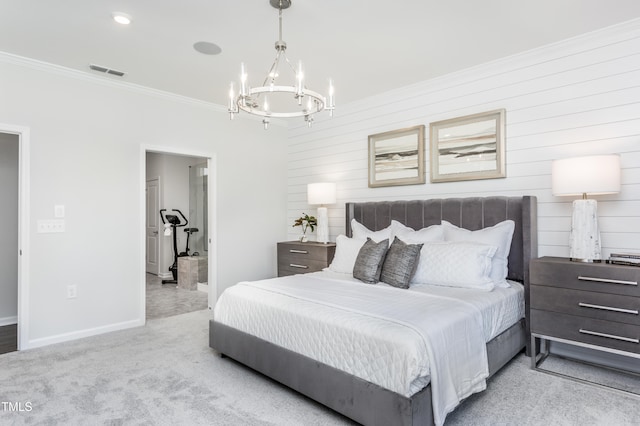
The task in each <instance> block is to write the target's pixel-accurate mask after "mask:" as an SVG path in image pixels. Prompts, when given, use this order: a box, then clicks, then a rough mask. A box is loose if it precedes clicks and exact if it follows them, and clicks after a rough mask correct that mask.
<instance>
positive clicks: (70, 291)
mask: <svg viewBox="0 0 640 426" xmlns="http://www.w3.org/2000/svg"><path fill="white" fill-rule="evenodd" d="M76 297H78V287H77V286H76V285H75V284H70V285H68V286H67V299H75V298H76Z"/></svg>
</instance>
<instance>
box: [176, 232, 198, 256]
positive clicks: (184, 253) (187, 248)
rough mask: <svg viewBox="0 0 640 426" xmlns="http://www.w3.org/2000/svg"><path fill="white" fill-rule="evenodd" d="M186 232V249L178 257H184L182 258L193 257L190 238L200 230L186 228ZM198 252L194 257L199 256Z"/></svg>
mask: <svg viewBox="0 0 640 426" xmlns="http://www.w3.org/2000/svg"><path fill="white" fill-rule="evenodd" d="M184 232H185V233H186V234H187V245H186V247H185V248H184V251H183V252H181V253H180V254H179V255H178V257H182V256H191V254H189V237H190V236H191V234H193V233H194V232H198V228H184ZM196 253H198V252H194V253H193V255H194V256H197V254H196Z"/></svg>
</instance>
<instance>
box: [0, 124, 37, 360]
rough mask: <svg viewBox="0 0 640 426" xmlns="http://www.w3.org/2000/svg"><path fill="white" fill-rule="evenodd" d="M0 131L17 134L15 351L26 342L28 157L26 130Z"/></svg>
mask: <svg viewBox="0 0 640 426" xmlns="http://www.w3.org/2000/svg"><path fill="white" fill-rule="evenodd" d="M0 133H6V134H12V135H17V136H18V247H16V249H17V250H18V350H19V351H20V350H23V349H27V348H28V342H29V222H30V220H29V219H30V217H31V215H30V210H29V193H30V192H29V191H30V185H29V176H30V174H29V164H30V161H29V158H30V152H31V151H30V130H29V128H28V127H24V126H14V125H11V124H4V123H0Z"/></svg>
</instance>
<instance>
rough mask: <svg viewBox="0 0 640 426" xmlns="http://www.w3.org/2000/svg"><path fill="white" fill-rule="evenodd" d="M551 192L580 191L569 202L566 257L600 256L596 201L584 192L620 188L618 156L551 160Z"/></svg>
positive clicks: (585, 259) (590, 259) (587, 258)
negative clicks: (569, 212) (571, 211)
mask: <svg viewBox="0 0 640 426" xmlns="http://www.w3.org/2000/svg"><path fill="white" fill-rule="evenodd" d="M551 181H552V183H551V188H552V192H553V195H556V196H567V195H582V199H581V200H575V201H574V202H573V214H572V217H571V234H570V237H569V257H570V258H571V260H574V261H577V262H593V261H594V260H600V259H601V258H602V257H601V245H600V230H599V228H598V203H597V202H596V200H592V199H588V198H587V196H588V195H603V194H616V193H618V192H620V156H619V155H617V154H612V155H591V156H586V157H573V158H566V159H562V160H554V161H553V162H552V164H551Z"/></svg>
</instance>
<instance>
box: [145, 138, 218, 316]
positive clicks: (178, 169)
mask: <svg viewBox="0 0 640 426" xmlns="http://www.w3.org/2000/svg"><path fill="white" fill-rule="evenodd" d="M143 154H144V184H145V191H144V194H145V195H144V204H145V205H144V212H145V228H144V248H145V265H144V271H145V274H144V280H143V281H144V283H145V286H144V288H145V297H144V301H145V311H144V312H145V318H146V319H156V318H162V317H167V316H173V315H178V314H182V313H186V312H191V311H195V310H201V309H206V308H207V307H209V306H210V303H209V301H210V299H211V296H210V293H211V292H213V291H214V290H215V278H214V277H215V273H214V272H213V271H214V270H213V265H214V263H215V262H214V259H212V258H211V257H210V256H208V255H209V253H210V251H211V250H210V246H211V242H212V235H211V234H213V233H214V232H215V229H214V227H212V226H211V224H212V218H211V217H212V216H213V215H212V214H211V212H212V206H213V199H214V198H213V196H212V194H213V190H212V188H211V187H212V186H213V185H212V182H210V179H209V172H208V171H209V170H210V167H211V166H210V165H211V164H212V163H213V160H212V157H211V156H204V155H194V154H193V153H189V152H178V151H167V150H162V149H145V151H144V153H143ZM161 209H166V213H167V214H170V215H176V214H177V213H176V212H173V210H174V209H175V210H179V211H180V212H181V213H182V214H184V216H185V217H186V220H187V221H188V224H185V225H184V226H180V227H176V228H173V227H171V226H167V227H166V228H165V225H164V224H163V222H162V221H161V216H160V210H161ZM181 223H182V222H181ZM167 228H168V229H167ZM174 237H175V238H176V243H177V249H178V250H177V254H178V256H179V258H176V253H175V252H174V248H173V238H174ZM187 244H188V246H187ZM187 247H188V251H187ZM187 254H188V256H186V255H187ZM183 257H186V259H183ZM174 261H175V262H176V263H177V265H180V264H183V265H184V264H185V263H188V264H189V265H193V264H194V263H193V262H196V266H195V267H194V268H195V270H198V272H200V274H199V276H198V279H197V283H196V282H194V283H189V284H193V286H188V285H185V284H186V283H187V280H185V279H184V275H183V276H182V278H183V279H180V275H179V273H178V280H177V281H178V282H179V283H180V284H179V285H178V283H166V284H162V282H163V280H164V281H165V282H166V281H167V280H172V279H173V274H172V271H171V266H172V265H173V263H174ZM184 270H185V271H186V270H187V268H184Z"/></svg>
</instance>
